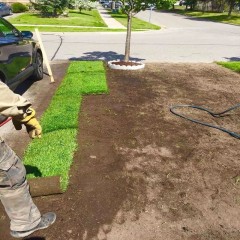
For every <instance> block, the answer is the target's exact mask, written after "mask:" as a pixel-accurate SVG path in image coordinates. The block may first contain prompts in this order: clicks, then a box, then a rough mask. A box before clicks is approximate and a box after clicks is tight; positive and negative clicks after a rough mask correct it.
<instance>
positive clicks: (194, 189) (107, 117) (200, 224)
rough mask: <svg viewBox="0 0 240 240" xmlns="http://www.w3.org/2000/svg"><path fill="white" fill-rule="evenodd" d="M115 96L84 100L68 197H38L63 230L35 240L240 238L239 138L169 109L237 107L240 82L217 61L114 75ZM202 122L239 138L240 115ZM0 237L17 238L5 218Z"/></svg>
mask: <svg viewBox="0 0 240 240" xmlns="http://www.w3.org/2000/svg"><path fill="white" fill-rule="evenodd" d="M107 78H108V84H109V88H110V94H109V95H101V96H86V97H84V100H83V104H82V110H81V114H80V116H79V122H80V124H79V134H78V141H79V149H78V151H77V152H76V154H75V157H74V158H75V160H74V164H73V166H72V169H71V179H70V185H69V188H68V190H67V192H66V193H64V194H61V195H55V196H48V197H39V198H35V199H34V200H35V202H36V204H37V205H38V206H39V208H40V210H41V211H42V212H46V211H55V212H56V213H57V215H58V219H57V221H56V223H55V224H54V225H53V226H52V227H51V228H49V229H46V230H43V231H39V232H37V233H35V234H33V235H32V236H31V237H29V238H26V239H28V240H30V239H32V240H34V239H35V240H58V239H59V240H82V239H84V240H86V239H95V240H97V239H98V240H103V239H108V240H138V239H141V240H155V239H156V240H182V239H184V240H185V239H186V240H239V239H240V232H239V229H240V221H239V216H240V208H239V205H240V183H239V181H240V180H239V179H240V177H239V178H238V176H240V168H239V156H240V147H239V143H240V142H239V140H237V139H235V138H232V137H230V136H229V135H228V134H226V133H223V132H220V131H218V130H215V129H211V128H207V127H204V126H201V125H196V124H194V123H191V122H188V121H186V120H183V119H181V118H178V117H176V116H175V115H173V114H171V113H170V112H169V106H171V105H173V104H196V105H200V106H205V107H208V108H209V109H212V110H214V111H216V112H220V111H222V110H224V109H226V108H228V107H230V106H232V105H234V104H236V103H237V102H239V92H240V85H239V81H240V75H239V74H236V73H233V72H231V71H229V70H227V69H224V68H222V67H219V66H217V65H215V64H167V63H166V64H162V63H161V64H147V65H146V67H145V69H143V70H140V71H131V72H126V71H119V70H110V69H108V70H107ZM189 113H191V114H193V115H194V116H197V117H198V118H202V119H206V118H207V120H208V121H212V122H213V123H215V124H221V125H222V126H224V127H227V128H230V129H232V130H235V131H240V121H239V113H240V110H237V111H235V112H234V113H232V114H231V115H229V116H226V117H225V118H223V119H212V118H210V117H209V116H206V115H205V114H204V113H199V112H195V111H192V110H190V111H189ZM0 224H1V226H4V228H2V227H1V232H0V239H4V240H7V239H12V238H10V237H9V233H8V219H7V218H6V217H5V216H2V217H1V219H0ZM2 224H3V225H2Z"/></svg>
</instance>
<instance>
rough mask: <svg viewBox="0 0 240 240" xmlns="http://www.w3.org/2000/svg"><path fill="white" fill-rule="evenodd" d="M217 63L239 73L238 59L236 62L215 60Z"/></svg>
mask: <svg viewBox="0 0 240 240" xmlns="http://www.w3.org/2000/svg"><path fill="white" fill-rule="evenodd" d="M217 64H219V65H221V66H223V67H226V68H229V69H231V70H233V71H235V72H239V73H240V61H238V62H217Z"/></svg>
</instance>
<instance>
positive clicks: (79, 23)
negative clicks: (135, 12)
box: [9, 10, 160, 32]
mask: <svg viewBox="0 0 240 240" xmlns="http://www.w3.org/2000/svg"><path fill="white" fill-rule="evenodd" d="M109 14H110V13H109ZM112 17H114V18H115V19H116V20H117V21H119V22H120V23H122V24H123V25H125V26H126V22H127V16H126V15H124V14H112ZM9 21H10V22H11V23H12V24H14V25H15V26H17V28H18V29H20V30H26V29H27V30H32V31H33V30H34V29H35V28H38V29H39V31H41V32H100V31H101V32H102V31H111V32H120V31H121V32H126V30H125V29H112V28H111V29H109V28H108V27H107V25H106V24H105V23H104V21H103V20H102V18H101V17H100V15H99V13H98V11H97V10H91V11H84V10H83V11H82V12H81V13H80V12H79V11H70V12H69V15H68V17H59V18H43V17H41V16H40V15H39V14H37V13H24V14H21V15H20V16H17V17H14V18H10V19H9ZM44 25H45V26H44ZM132 29H133V31H138V30H139V31H142V30H159V29H160V27H159V26H156V25H154V24H151V23H148V22H146V21H143V20H140V19H138V18H134V19H133V26H132Z"/></svg>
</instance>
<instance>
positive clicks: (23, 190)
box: [0, 81, 56, 238]
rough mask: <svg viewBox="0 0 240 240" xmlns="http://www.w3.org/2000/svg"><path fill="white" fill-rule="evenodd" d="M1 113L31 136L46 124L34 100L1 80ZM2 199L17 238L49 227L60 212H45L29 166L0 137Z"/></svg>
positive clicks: (0, 186) (12, 232)
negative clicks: (37, 201)
mask: <svg viewBox="0 0 240 240" xmlns="http://www.w3.org/2000/svg"><path fill="white" fill-rule="evenodd" d="M0 114H1V115H3V116H5V117H12V122H13V125H14V127H15V128H16V130H20V129H21V128H22V126H25V127H26V130H27V132H28V134H29V136H30V137H31V138H40V137H41V134H42V128H41V126H40V124H39V122H38V121H37V119H36V118H35V111H34V109H33V108H31V103H30V102H29V101H28V100H26V99H25V98H23V97H22V96H20V95H18V94H15V93H13V92H12V91H11V90H10V89H9V88H8V86H7V85H6V84H4V83H3V82H1V81H0ZM0 199H1V202H2V204H3V206H4V208H5V211H6V213H7V215H8V217H9V218H10V234H11V235H12V236H13V237H15V238H23V237H26V236H28V235H30V234H32V233H33V232H35V231H37V230H39V229H44V228H47V227H49V226H50V225H51V224H53V223H54V222H55V220H56V214H55V213H53V212H49V213H46V214H43V215H41V214H40V212H39V210H38V208H37V206H36V205H35V204H34V203H33V200H32V197H31V195H30V193H29V185H28V183H27V180H26V170H25V167H24V165H23V164H22V162H21V160H20V159H19V157H18V156H17V155H16V154H15V152H14V151H13V150H12V149H11V148H10V147H9V146H8V145H7V144H6V143H5V142H4V140H3V139H2V138H1V137H0Z"/></svg>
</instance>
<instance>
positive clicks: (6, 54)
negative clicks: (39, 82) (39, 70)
mask: <svg viewBox="0 0 240 240" xmlns="http://www.w3.org/2000/svg"><path fill="white" fill-rule="evenodd" d="M25 36H28V38H26V37H25ZM32 36H33V34H32V33H31V32H28V31H24V32H23V33H21V32H20V31H18V30H17V29H16V28H15V27H14V26H13V25H12V24H10V23H9V22H8V21H6V20H5V19H3V18H1V17H0V78H3V79H1V80H2V81H4V82H5V83H6V84H7V85H8V86H9V87H10V88H11V89H12V90H14V89H15V88H16V86H17V85H18V84H20V83H21V82H22V81H23V80H25V79H27V78H28V77H29V76H31V75H32V74H33V72H34V69H35V58H36V52H37V51H40V52H41V49H40V46H39V44H38V42H36V41H34V40H33V39H32V38H31V37H32Z"/></svg>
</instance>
